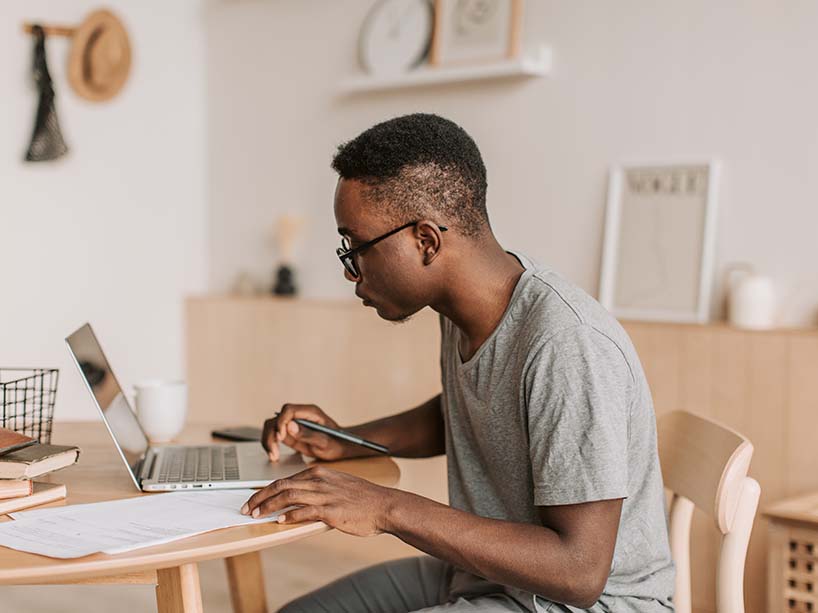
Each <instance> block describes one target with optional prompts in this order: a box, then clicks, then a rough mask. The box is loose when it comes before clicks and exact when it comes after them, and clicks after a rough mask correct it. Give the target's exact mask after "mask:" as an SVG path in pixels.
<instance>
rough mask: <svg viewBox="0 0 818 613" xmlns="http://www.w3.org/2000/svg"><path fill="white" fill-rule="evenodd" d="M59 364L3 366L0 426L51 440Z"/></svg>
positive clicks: (0, 384)
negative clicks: (49, 366)
mask: <svg viewBox="0 0 818 613" xmlns="http://www.w3.org/2000/svg"><path fill="white" fill-rule="evenodd" d="M59 376H60V371H59V370H58V369H56V368H0V427H3V428H7V429H9V430H14V431H15V432H19V433H21V434H25V435H27V436H30V437H32V438H35V439H37V440H38V441H39V442H41V443H50V442H51V424H52V422H53V421H54V401H55V400H56V399H57V381H58V379H59Z"/></svg>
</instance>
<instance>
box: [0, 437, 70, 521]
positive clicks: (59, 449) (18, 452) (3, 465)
mask: <svg viewBox="0 0 818 613" xmlns="http://www.w3.org/2000/svg"><path fill="white" fill-rule="evenodd" d="M79 454H80V450H79V447H74V446H72V445H45V444H42V443H38V442H37V441H36V440H34V439H33V438H31V437H28V436H25V435H23V434H20V433H18V432H14V431H13V430H7V429H5V428H0V515H4V514H6V513H12V512H14V511H19V510H20V509H25V508H28V507H33V506H35V505H38V504H44V503H46V502H51V501H54V500H60V499H61V498H65V495H66V490H65V485H62V484H60V483H43V482H40V481H34V479H35V478H36V477H41V476H42V475H45V474H48V473H50V472H53V471H55V470H59V469H60V468H65V467H66V466H70V465H71V464H73V463H74V462H76V461H77V458H78V457H79Z"/></svg>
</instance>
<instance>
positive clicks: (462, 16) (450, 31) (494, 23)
mask: <svg viewBox="0 0 818 613" xmlns="http://www.w3.org/2000/svg"><path fill="white" fill-rule="evenodd" d="M522 14H523V3H522V0H435V33H434V37H433V39H432V49H431V52H430V56H429V62H430V63H431V64H432V65H434V66H439V65H449V64H459V63H468V62H486V61H494V60H501V59H504V58H505V59H513V58H516V57H517V56H518V55H519V53H520V29H521V26H522Z"/></svg>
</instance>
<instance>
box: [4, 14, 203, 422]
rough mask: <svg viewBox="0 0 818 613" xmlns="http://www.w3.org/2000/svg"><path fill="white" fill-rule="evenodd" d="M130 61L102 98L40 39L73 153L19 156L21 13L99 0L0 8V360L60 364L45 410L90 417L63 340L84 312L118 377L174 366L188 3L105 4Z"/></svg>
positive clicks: (186, 142) (198, 145) (198, 149)
mask: <svg viewBox="0 0 818 613" xmlns="http://www.w3.org/2000/svg"><path fill="white" fill-rule="evenodd" d="M105 4H106V5H107V6H108V7H109V8H111V9H112V10H114V11H115V12H116V13H117V14H119V15H120V16H121V17H122V19H123V20H124V22H125V24H126V27H127V28H128V30H129V32H130V36H131V42H132V45H133V57H134V63H133V71H132V74H131V78H130V81H129V82H128V83H127V85H126V88H125V89H124V90H123V92H122V93H121V94H120V95H119V96H118V97H117V98H115V99H113V100H112V101H111V102H109V103H103V104H95V103H90V102H86V101H83V100H81V99H80V98H78V97H77V96H76V95H75V94H74V93H73V91H71V89H70V88H69V86H68V84H67V83H66V60H67V53H68V44H69V43H68V41H67V40H66V39H60V38H54V39H51V40H48V42H47V51H48V54H49V58H48V59H49V68H50V71H51V75H52V77H53V78H54V80H55V89H56V92H57V99H56V105H57V111H58V116H59V119H60V121H61V124H62V129H63V133H64V136H65V138H66V140H67V142H68V144H69V146H70V147H71V152H70V153H69V155H68V156H67V157H66V158H63V159H62V160H60V161H58V162H56V163H37V164H32V163H24V162H22V161H21V160H22V158H23V155H24V153H25V150H26V147H27V145H28V139H29V138H30V135H31V131H32V127H33V121H34V112H35V108H36V103H37V97H36V93H35V91H34V90H33V88H32V87H31V85H30V77H29V72H30V70H29V66H30V64H31V53H32V45H33V42H32V39H31V37H29V36H27V35H24V34H23V33H22V31H21V25H22V23H23V21H25V20H36V19H40V20H42V21H43V22H46V21H47V22H52V23H58V24H61V23H65V24H72V23H75V22H78V21H80V20H81V19H82V17H83V16H84V15H85V14H87V12H89V11H90V10H92V9H95V8H98V6H99V3H98V2H91V1H90V0H74V1H73V2H61V1H58V0H53V1H46V0H11V1H9V0H6V1H4V2H2V3H0V32H2V34H0V75H2V76H0V80H2V82H3V86H2V98H0V106H2V108H3V112H2V115H0V143H1V144H2V147H0V262H1V263H2V277H0V366H14V365H21V366H39V367H58V368H60V375H61V379H60V385H59V391H58V395H57V407H56V415H57V419H58V420H60V419H63V420H65V419H97V416H96V409H94V408H93V405H92V404H91V401H90V397H89V395H88V393H87V392H86V391H85V389H84V388H82V386H81V382H80V378H79V375H78V373H77V371H76V367H75V366H74V365H73V364H72V363H71V362H70V360H69V356H68V353H67V350H66V348H65V346H64V342H63V338H64V337H65V336H66V334H68V333H69V332H71V331H72V330H74V328H76V327H77V326H78V325H80V324H82V323H84V322H85V321H90V322H91V323H92V324H93V325H94V327H95V328H96V330H97V333H98V334H99V335H100V336H101V339H102V343H103V347H104V348H105V349H106V351H107V352H108V357H109V359H110V360H111V362H112V363H113V366H114V368H115V370H116V373H117V374H118V375H119V377H120V380H121V382H122V384H123V385H125V386H129V385H130V384H132V383H134V382H135V381H136V380H138V379H142V378H146V377H152V376H161V377H179V376H181V375H182V374H183V371H184V368H183V345H182V340H183V332H182V299H183V296H184V295H186V294H188V293H190V292H193V291H201V290H203V289H204V288H205V284H206V280H207V255H206V248H207V247H206V236H207V230H206V223H207V190H206V178H205V173H206V166H205V164H206V154H205V147H206V144H207V139H206V136H205V132H206V130H205V98H204V91H205V70H204V66H203V58H204V21H203V18H202V13H203V8H202V3H201V2H200V1H199V0H186V1H181V0H175V1H174V2H162V3H159V2H134V1H130V2H127V1H125V0H108V1H107V2H106V3H105Z"/></svg>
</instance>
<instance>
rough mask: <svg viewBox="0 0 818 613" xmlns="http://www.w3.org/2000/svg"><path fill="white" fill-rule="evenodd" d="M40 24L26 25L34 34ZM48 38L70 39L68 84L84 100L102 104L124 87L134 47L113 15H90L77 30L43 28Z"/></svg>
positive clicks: (48, 26) (106, 13)
mask: <svg viewBox="0 0 818 613" xmlns="http://www.w3.org/2000/svg"><path fill="white" fill-rule="evenodd" d="M36 27H37V24H24V26H23V29H24V30H25V31H26V32H29V33H35V28H36ZM40 28H41V29H42V30H43V31H44V32H45V34H46V35H49V36H52V35H53V36H68V37H70V38H71V51H70V53H69V57H68V82H69V83H70V84H71V88H72V89H73V90H74V92H75V93H76V94H77V95H78V96H80V97H81V98H85V99H86V100H91V101H93V102H103V101H106V100H110V99H111V98H113V97H114V96H116V95H117V94H118V93H119V92H120V91H121V90H122V88H123V87H124V85H125V82H126V81H127V80H128V75H129V74H130V70H131V45H130V42H129V40H128V32H127V30H126V29H125V26H124V25H123V24H122V22H121V21H120V20H119V18H118V17H117V16H116V15H114V14H113V13H112V12H111V11H108V10H104V9H100V10H97V11H93V12H92V13H90V14H89V15H88V16H87V17H86V18H85V20H84V21H83V22H82V23H81V24H80V25H79V26H77V27H66V26H53V25H42V26H40Z"/></svg>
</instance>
